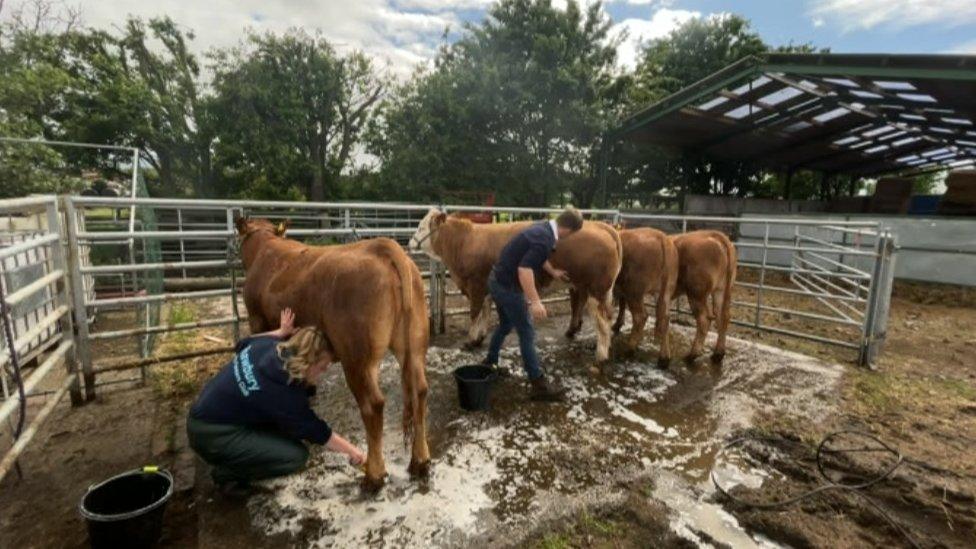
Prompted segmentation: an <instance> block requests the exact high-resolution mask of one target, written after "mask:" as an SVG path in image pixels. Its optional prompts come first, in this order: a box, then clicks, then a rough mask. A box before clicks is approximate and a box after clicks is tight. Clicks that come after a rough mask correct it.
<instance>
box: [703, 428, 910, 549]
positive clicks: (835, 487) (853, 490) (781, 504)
mask: <svg viewBox="0 0 976 549" xmlns="http://www.w3.org/2000/svg"><path fill="white" fill-rule="evenodd" d="M843 435H857V436H861V437H864V438H867V439H870V440H873V441H875V442H877V443H878V444H879V445H880V447H875V448H871V447H858V448H842V449H837V450H834V449H827V448H826V446H827V443H828V442H830V441H832V440H833V439H835V438H837V437H839V436H843ZM753 440H756V441H763V440H767V441H769V440H771V439H764V438H763V437H758V436H744V437H740V438H736V439H734V440H732V441H730V442H729V443H727V444H726V445H725V446H723V447H722V448H721V449H719V451H718V453H717V454H716V456H715V460H716V461H718V459H719V456H721V454H722V453H723V452H725V451H726V450H728V449H729V448H732V447H735V446H740V445H742V444H743V443H745V442H749V441H753ZM857 452H884V453H886V454H889V455H892V456H894V457H895V458H896V459H895V460H894V462H893V463H892V465H890V466H889V467H887V468H886V469H884V470H883V471H881V472H880V473H879V474H878V475H876V476H874V477H872V478H869V479H868V480H865V481H863V482H858V483H854V484H845V483H843V482H835V481H833V480H831V479H830V477H829V476H828V475H827V471H826V470H825V469H824V463H823V456H824V454H847V453H857ZM904 461H905V459H904V457H903V456H902V455H901V453H900V452H899V451H898V450H896V449H895V448H893V447H892V446H890V445H889V444H887V443H885V442H884V441H883V440H881V439H879V438H878V437H876V436H874V435H872V434H870V433H865V432H862V431H855V430H841V431H834V432H832V433H830V434H828V435H827V436H826V437H824V438H823V439H822V440H821V441H820V444H818V445H817V471H818V472H819V473H820V477H821V478H822V479H823V480H824V482H826V484H824V485H822V486H818V487H817V488H814V489H813V490H809V491H807V492H803V493H801V494H798V495H796V496H793V497H789V498H786V499H784V500H781V501H749V500H745V499H743V498H740V497H738V496H734V495H732V494H730V493H729V491H728V490H726V489H725V488H724V487H722V485H721V484H720V483H719V481H718V478H717V477H716V475H715V470H714V469H713V470H712V473H711V477H712V484H714V485H715V489H716V490H718V492H719V493H720V494H722V495H723V496H725V497H726V498H728V499H729V500H731V501H732V502H734V503H736V504H738V505H742V506H744V507H751V508H754V509H766V510H775V509H783V508H786V507H788V506H790V505H793V504H795V503H799V502H801V501H803V500H806V499H809V498H811V497H813V496H815V495H817V494H822V493H825V492H830V491H839V492H844V493H847V494H853V495H855V496H857V497H859V498H861V499H862V500H864V501H865V502H867V503H868V504H869V505H870V506H871V507H872V508H873V509H874V510H875V511H876V512H877V513H878V514H879V515H881V517H882V518H884V519H885V520H886V521H887V522H888V524H890V525H891V526H892V527H893V528H894V529H895V530H896V531H897V532H898V533H900V534H901V535H902V536H903V537H904V538H905V540H906V541H907V542H908V543H909V544H910V545H911V546H912V547H915V548H916V549H920V546H919V544H918V543H917V542H916V541H915V539H914V538H912V536H911V535H909V533H908V532H907V531H905V529H904V528H902V526H901V525H900V524H898V523H897V522H896V521H895V520H894V519H893V518H891V516H890V515H889V514H888V512H887V511H885V509H884V508H883V507H882V506H881V505H880V504H879V503H878V502H876V501H874V499H873V498H871V496H869V495H867V494H865V493H864V492H862V491H861V490H864V489H865V488H867V487H869V486H873V485H875V484H877V483H879V482H881V481H883V480H886V479H888V478H890V477H891V475H892V474H894V472H895V470H896V469H898V467H899V466H901V464H902V463H903V462H904Z"/></svg>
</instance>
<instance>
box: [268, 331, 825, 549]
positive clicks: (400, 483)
mask: <svg viewBox="0 0 976 549" xmlns="http://www.w3.org/2000/svg"><path fill="white" fill-rule="evenodd" d="M564 322H565V319H556V320H550V321H547V322H544V323H543V324H542V325H541V326H540V329H539V334H540V349H541V356H542V359H543V361H544V366H545V368H546V369H547V371H548V372H550V373H551V374H552V375H554V376H555V377H557V378H558V379H560V380H561V381H562V383H563V384H564V385H565V386H566V387H567V389H568V390H569V391H568V396H567V400H566V402H564V403H556V404H544V403H533V402H530V401H528V399H527V387H526V383H525V379H524V374H522V372H521V369H520V368H519V367H518V364H519V363H518V351H517V348H516V341H515V337H514V335H513V336H511V337H510V340H509V342H508V343H509V347H507V348H506V349H505V350H504V351H503V365H507V366H509V367H510V368H511V371H512V374H513V375H512V377H510V378H507V379H502V380H500V381H499V382H498V383H497V384H496V386H495V388H494V394H493V408H492V410H491V411H490V412H487V413H470V412H464V411H462V410H461V409H460V408H459V407H458V406H457V396H456V386H455V382H454V380H453V377H452V376H451V372H452V370H453V369H454V368H455V367H457V366H461V365H464V364H469V363H474V362H477V361H478V360H480V358H481V353H478V354H472V353H468V352H464V351H462V350H460V349H457V348H450V347H446V346H432V347H431V349H430V352H429V355H428V369H427V374H428V378H429V382H430V386H431V391H430V401H429V404H430V419H429V422H428V426H429V431H430V446H431V452H432V454H433V457H434V464H433V467H432V469H431V476H430V478H429V479H428V480H425V481H414V480H410V479H409V478H408V476H407V473H406V467H407V463H408V461H409V455H408V452H407V450H406V449H405V448H404V447H403V445H402V435H401V433H400V432H399V429H400V425H399V423H400V417H401V410H402V408H401V402H402V397H401V392H400V391H401V390H400V385H399V371H398V370H399V368H398V367H397V365H396V363H395V362H394V361H392V359H389V360H387V361H386V362H384V365H383V373H382V386H383V388H384V391H385V393H386V396H387V405H386V418H385V424H386V426H387V428H386V438H385V444H386V458H387V470H388V472H389V474H390V476H389V478H388V480H387V485H386V486H385V487H384V489H383V490H382V491H381V492H380V493H379V494H378V495H375V496H366V495H364V494H362V493H361V492H360V489H359V472H358V471H357V470H356V469H354V468H352V467H350V466H349V465H347V464H345V462H344V460H343V459H342V458H340V457H339V456H336V455H332V454H327V453H316V455H314V456H313V459H312V461H311V463H310V466H309V468H308V469H307V470H306V471H305V472H303V473H301V474H298V475H294V476H292V477H289V478H286V479H279V480H276V481H272V482H270V483H269V488H271V490H269V492H268V493H263V494H260V495H257V496H255V497H253V498H251V501H250V503H249V509H250V513H251V518H252V521H253V523H254V524H255V525H256V526H257V527H259V529H262V530H264V531H265V532H267V533H268V534H286V535H288V536H289V537H290V538H291V539H293V540H294V541H295V543H296V544H301V545H309V546H350V545H359V546H362V545H367V546H404V545H417V544H423V545H434V546H466V545H471V544H489V543H490V544H493V545H514V544H517V543H518V542H519V540H521V539H523V538H524V536H525V535H526V534H527V533H528V532H531V531H533V529H535V528H537V527H538V526H539V525H540V524H544V523H546V522H548V521H552V520H558V519H559V517H565V516H569V515H570V514H572V513H575V512H577V511H580V510H582V509H585V508H589V507H595V506H601V505H607V504H611V503H614V502H618V501H620V499H621V498H622V497H623V494H622V488H620V486H621V483H622V482H625V481H629V480H633V479H637V478H648V479H650V483H649V484H651V485H653V490H650V491H649V493H648V494H647V497H648V498H654V499H657V500H659V501H661V502H663V503H664V504H665V505H666V506H667V507H668V509H669V510H670V525H671V528H672V529H673V530H674V531H675V532H677V533H678V534H679V535H681V536H682V537H686V538H687V539H689V540H692V541H695V542H698V543H701V542H702V540H713V541H717V542H721V543H727V544H730V545H733V546H736V547H740V546H757V547H768V546H771V543H770V542H768V540H764V539H763V538H762V537H761V536H754V535H750V534H749V533H747V532H745V531H744V530H743V529H742V528H741V527H740V526H739V525H738V524H737V523H736V521H735V519H734V518H733V517H732V516H731V515H728V514H727V513H725V512H724V511H722V509H721V508H720V507H719V506H717V505H714V504H710V503H707V499H708V496H709V494H710V493H711V484H710V481H709V480H708V474H709V472H710V471H711V470H712V468H713V466H714V465H715V464H714V457H715V454H716V452H717V451H718V449H719V447H720V446H721V444H722V443H723V441H724V440H725V439H726V437H727V436H728V435H729V434H730V433H732V432H733V431H734V430H736V429H739V428H743V427H747V426H749V424H750V420H751V418H752V417H753V415H754V414H755V413H756V412H757V411H760V410H765V411H772V412H782V413H787V414H791V415H801V416H804V417H808V418H810V419H811V420H812V421H816V420H817V418H822V417H825V416H826V414H827V412H828V411H829V408H830V406H831V401H832V400H833V398H834V397H833V393H834V389H835V387H836V383H837V381H838V380H839V377H840V373H841V368H840V367H839V366H835V365H828V364H824V363H822V362H820V361H818V360H816V359H813V358H810V357H806V356H803V355H798V354H794V353H790V352H788V351H783V350H781V349H776V348H772V347H768V346H764V345H759V344H755V343H750V342H746V341H741V340H734V339H732V340H730V345H729V347H730V352H729V354H728V356H727V357H726V359H725V363H724V365H723V366H721V367H715V366H712V365H711V364H709V363H708V362H707V360H702V361H700V362H699V363H697V364H696V365H693V366H688V365H686V364H684V363H683V362H681V361H678V360H676V361H674V362H672V364H671V366H670V368H668V369H667V370H659V369H657V368H656V367H655V366H654V363H655V362H656V353H655V352H654V350H653V348H652V347H651V346H650V345H649V344H645V346H643V347H642V348H641V349H639V350H638V352H637V353H636V355H635V356H634V357H633V358H630V359H616V360H613V361H611V362H610V363H607V364H602V365H596V364H594V363H593V359H592V354H593V353H592V347H593V345H594V344H595V335H594V334H593V331H592V329H584V331H583V333H582V334H581V335H580V336H579V337H578V338H577V340H575V341H572V342H568V341H566V340H565V339H564V338H563V337H562V336H561V335H559V331H560V330H561V329H562V328H563V324H564ZM626 330H627V327H625V331H626ZM676 331H677V332H678V333H679V337H681V336H682V335H684V336H685V339H687V335H688V331H687V329H685V328H680V327H679V328H677V329H676ZM451 341H452V339H450V338H443V341H437V342H435V343H442V344H449V343H450V342H451ZM453 341H461V339H460V338H457V339H453ZM678 348H679V349H683V348H685V346H679V347H678ZM320 389H321V392H320V394H321V395H323V396H321V397H320V399H319V400H320V402H319V403H318V408H319V411H320V413H321V415H322V416H323V417H324V418H326V419H327V420H328V421H329V422H330V423H331V424H332V426H333V428H334V429H335V430H336V431H337V432H339V433H342V434H344V435H348V436H349V437H350V438H351V439H353V440H354V441H356V442H358V443H362V442H363V440H364V433H363V429H362V423H361V421H360V419H359V415H358V409H357V407H356V406H355V404H354V401H353V399H352V396H351V395H350V394H349V391H348V390H347V389H346V387H345V383H344V381H343V379H342V375H341V372H340V371H339V369H335V370H334V371H332V372H329V374H328V375H327V376H326V379H325V381H324V382H323V386H322V387H321V388H320ZM720 474H721V475H722V478H723V480H724V481H725V483H726V484H728V483H730V482H742V483H746V484H749V485H755V484H758V483H761V480H762V479H761V478H759V477H758V476H757V474H756V473H755V472H754V471H750V470H749V468H748V467H746V466H742V467H739V466H737V465H736V464H734V463H729V464H724V465H722V466H721V469H720Z"/></svg>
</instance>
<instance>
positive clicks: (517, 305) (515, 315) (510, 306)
mask: <svg viewBox="0 0 976 549" xmlns="http://www.w3.org/2000/svg"><path fill="white" fill-rule="evenodd" d="M582 227H583V217H582V216H581V215H580V213H579V212H578V211H576V210H575V209H574V208H567V209H566V211H564V212H563V213H561V214H559V217H557V218H556V219H555V220H550V221H542V222H539V223H534V224H533V225H532V226H530V227H529V228H528V229H525V230H524V231H522V232H521V233H519V234H518V235H516V236H515V238H513V239H512V240H511V241H510V242H509V243H508V244H506V245H505V247H504V248H503V249H502V253H501V255H500V256H499V257H498V262H497V263H495V266H494V267H493V268H492V270H491V275H490V276H489V277H488V288H489V290H490V291H491V297H492V298H493V299H494V300H495V308H496V309H497V310H498V321H499V322H498V327H497V328H496V329H495V333H494V334H492V336H491V343H490V344H489V345H488V358H487V359H485V363H486V364H488V365H490V366H493V367H495V366H497V365H498V354H499V352H500V351H501V348H502V343H503V342H504V341H505V337H506V336H507V335H508V333H509V332H511V331H512V329H513V328H514V329H515V331H516V333H518V337H519V349H520V350H521V352H522V364H523V366H524V367H525V373H526V374H527V375H528V377H529V382H530V383H531V385H532V390H531V392H530V397H531V398H532V399H533V400H543V401H555V400H561V399H562V395H563V393H564V392H565V391H564V389H562V388H561V387H559V385H557V384H556V383H554V382H551V381H548V380H547V379H546V376H545V374H544V373H543V372H542V368H541V367H540V366H539V357H538V355H537V354H536V350H535V330H534V329H533V327H532V318H535V319H537V320H541V319H543V318H546V308H545V307H544V306H543V305H542V300H541V299H539V292H538V291H537V290H536V287H535V280H536V277H537V276H538V275H539V274H541V272H542V270H545V271H546V272H547V273H549V274H550V275H551V276H552V277H553V278H558V279H562V280H569V278H568V276H567V275H566V272H565V271H562V270H559V269H556V268H555V267H553V266H552V264H550V263H549V255H550V254H551V253H552V250H553V249H554V248H555V247H556V242H557V241H558V240H559V239H560V238H565V237H566V236H569V235H570V234H572V233H574V232H576V231H578V230H580V228H582ZM530 314H531V316H530Z"/></svg>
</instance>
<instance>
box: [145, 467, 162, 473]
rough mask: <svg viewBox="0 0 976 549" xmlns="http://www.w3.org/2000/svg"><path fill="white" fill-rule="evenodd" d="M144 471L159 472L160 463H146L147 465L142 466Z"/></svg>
mask: <svg viewBox="0 0 976 549" xmlns="http://www.w3.org/2000/svg"><path fill="white" fill-rule="evenodd" d="M142 472H143V473H158V472H159V466H158V465H146V466H145V467H143V468H142Z"/></svg>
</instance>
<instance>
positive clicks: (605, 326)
mask: <svg viewBox="0 0 976 549" xmlns="http://www.w3.org/2000/svg"><path fill="white" fill-rule="evenodd" d="M586 307H587V309H589V311H590V316H592V317H593V322H594V324H596V360H597V362H603V361H605V360H607V359H609V358H610V318H609V315H608V314H607V312H606V310H607V309H606V307H604V306H602V305H601V303H600V302H599V301H597V299H596V298H593V297H591V298H589V299H587V300H586Z"/></svg>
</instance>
